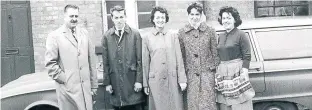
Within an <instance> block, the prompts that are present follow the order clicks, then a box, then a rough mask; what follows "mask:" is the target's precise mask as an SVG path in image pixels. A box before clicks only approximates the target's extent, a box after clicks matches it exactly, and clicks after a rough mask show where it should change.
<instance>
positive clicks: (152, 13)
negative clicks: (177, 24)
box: [150, 6, 169, 25]
mask: <svg viewBox="0 0 312 110" xmlns="http://www.w3.org/2000/svg"><path fill="white" fill-rule="evenodd" d="M156 11H159V12H160V13H165V16H166V23H167V22H168V21H169V14H168V11H167V10H166V8H163V7H160V6H156V7H154V8H153V9H152V11H151V18H150V22H151V23H152V24H153V25H155V23H154V21H153V20H154V17H155V13H156Z"/></svg>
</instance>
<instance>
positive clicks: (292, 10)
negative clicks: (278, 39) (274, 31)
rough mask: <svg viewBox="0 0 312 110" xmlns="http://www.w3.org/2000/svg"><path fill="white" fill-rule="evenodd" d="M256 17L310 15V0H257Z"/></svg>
mask: <svg viewBox="0 0 312 110" xmlns="http://www.w3.org/2000/svg"><path fill="white" fill-rule="evenodd" d="M255 4H256V6H257V7H256V8H257V9H256V11H258V12H257V13H256V14H257V15H256V17H268V16H272V17H274V16H306V15H309V10H310V9H309V7H310V6H309V2H308V1H296V0H267V1H261V0H260V1H256V2H255Z"/></svg>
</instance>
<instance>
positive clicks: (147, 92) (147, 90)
mask: <svg viewBox="0 0 312 110" xmlns="http://www.w3.org/2000/svg"><path fill="white" fill-rule="evenodd" d="M149 92H150V89H149V88H148V87H144V93H145V94H146V95H149Z"/></svg>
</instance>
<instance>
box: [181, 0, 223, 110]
mask: <svg viewBox="0 0 312 110" xmlns="http://www.w3.org/2000/svg"><path fill="white" fill-rule="evenodd" d="M187 12H188V19H189V23H188V24H187V25H186V26H185V27H183V28H182V29H180V30H179V35H178V37H179V40H180V45H181V50H182V56H183V60H184V65H185V69H186V74H187V80H188V82H187V85H188V86H187V91H186V92H187V93H186V95H185V96H186V97H184V99H185V101H184V105H185V107H184V108H186V109H188V110H216V109H217V106H216V91H215V81H214V76H215V72H214V71H215V68H216V66H217V65H218V57H217V49H216V48H217V40H216V38H217V34H216V32H215V30H214V29H213V28H212V27H210V26H208V25H207V24H206V23H205V22H202V21H201V19H202V17H205V16H204V15H203V6H202V4H200V3H193V4H191V5H190V6H189V7H188V8H187Z"/></svg>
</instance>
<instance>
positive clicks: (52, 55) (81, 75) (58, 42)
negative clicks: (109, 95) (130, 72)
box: [45, 25, 98, 110]
mask: <svg viewBox="0 0 312 110" xmlns="http://www.w3.org/2000/svg"><path fill="white" fill-rule="evenodd" d="M75 36H76V38H77V41H75V38H74V37H73V34H72V32H71V30H70V29H69V28H66V26H65V25H63V26H61V27H60V28H59V29H57V30H55V31H53V32H52V33H50V34H49V36H48V37H47V40H46V54H45V66H46V68H47V69H48V74H49V76H50V77H51V78H53V79H54V80H55V81H56V94H57V97H58V105H59V108H60V110H92V108H93V104H92V103H93V102H92V96H91V88H97V87H98V86H97V75H96V72H95V57H96V56H95V51H94V46H93V45H92V43H91V42H90V38H89V36H88V34H87V31H86V30H85V29H83V28H79V27H76V35H75Z"/></svg>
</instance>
